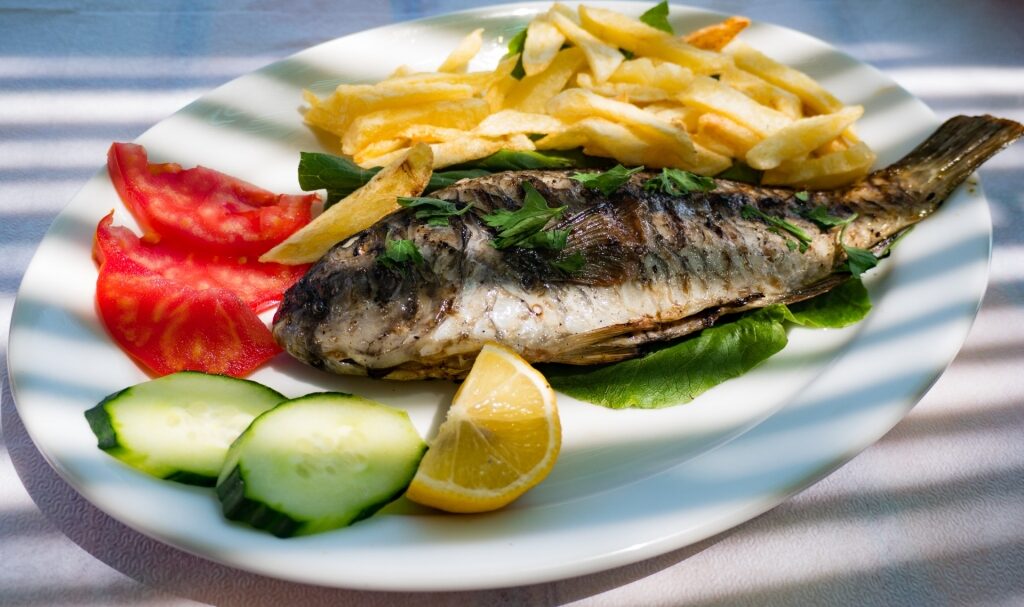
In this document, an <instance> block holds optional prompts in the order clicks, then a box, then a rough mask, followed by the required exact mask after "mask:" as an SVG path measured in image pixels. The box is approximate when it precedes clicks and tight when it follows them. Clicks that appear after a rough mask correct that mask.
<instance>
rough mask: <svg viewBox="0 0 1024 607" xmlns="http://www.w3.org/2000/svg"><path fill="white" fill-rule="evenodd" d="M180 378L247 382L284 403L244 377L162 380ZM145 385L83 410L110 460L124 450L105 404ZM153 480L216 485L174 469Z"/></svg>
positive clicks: (208, 478)
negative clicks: (223, 379)
mask: <svg viewBox="0 0 1024 607" xmlns="http://www.w3.org/2000/svg"><path fill="white" fill-rule="evenodd" d="M180 375H201V376H212V377H222V378H226V379H230V380H233V381H238V382H247V383H250V384H254V385H256V386H258V387H260V388H262V389H264V390H268V391H270V392H273V393H274V394H276V395H277V396H280V397H281V402H282V403H283V402H286V401H287V399H286V398H285V396H284V395H283V394H281V393H280V392H278V391H277V390H274V389H273V388H270V387H269V386H265V385H263V384H261V383H259V382H256V381H253V380H251V379H244V378H240V377H233V376H229V375H220V374H217V373H205V372H203V371H188V370H185V371H177V372H175V373H172V374H170V375H165V376H163V377H171V376H180ZM156 379H163V378H161V377H158V378H156ZM149 381H155V380H149ZM145 383H148V382H142V383H140V384H135V385H134V386H128V387H127V388H123V389H121V390H118V391H117V392H114V393H113V394H108V395H107V396H106V397H104V398H103V400H101V401H100V402H99V403H97V404H96V405H95V406H93V407H92V408H90V409H87V410H86V411H85V420H86V421H87V422H88V423H89V428H90V429H91V430H92V432H93V434H95V435H96V446H97V447H99V448H100V449H102V450H103V451H106V452H107V453H108V454H110V455H111V456H113V457H115V458H117V459H119V460H120V459H122V456H123V455H125V454H126V453H127V451H126V450H125V449H124V447H122V446H121V442H120V440H119V439H118V436H117V430H115V429H114V422H113V420H112V419H111V418H110V412H109V411H107V404H108V403H111V402H114V401H116V400H118V399H119V398H121V397H122V396H126V395H127V394H129V393H130V392H131V391H132V390H133V389H134V388H136V387H137V386H141V385H142V384H145ZM129 465H130V464H129ZM133 468H134V466H133ZM142 472H143V473H144V474H150V473H149V472H145V471H142ZM151 476H153V475H152V474H151ZM155 478H159V479H161V480H166V481H172V482H176V483H182V484H184V485H193V486H198V487H216V486H217V477H216V476H207V475H205V474H197V473H195V472H188V471H186V470H176V471H174V472H171V473H169V474H166V475H164V476H157V477H155Z"/></svg>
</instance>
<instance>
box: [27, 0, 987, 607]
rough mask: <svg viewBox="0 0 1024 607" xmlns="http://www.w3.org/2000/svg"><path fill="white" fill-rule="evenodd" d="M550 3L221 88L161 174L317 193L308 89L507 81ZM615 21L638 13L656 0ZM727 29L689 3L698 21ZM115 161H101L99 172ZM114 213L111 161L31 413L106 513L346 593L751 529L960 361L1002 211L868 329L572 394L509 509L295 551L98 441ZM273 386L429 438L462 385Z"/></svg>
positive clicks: (83, 233) (114, 382)
mask: <svg viewBox="0 0 1024 607" xmlns="http://www.w3.org/2000/svg"><path fill="white" fill-rule="evenodd" d="M547 6H548V5H547V4H535V3H531V4H513V5H503V6H496V7H490V8H485V9H480V10H473V11H467V12H462V13H456V14H452V15H447V16H443V17H437V18H433V19H427V20H422V21H416V22H410V23H402V24H397V25H391V26H387V27H383V28H379V29H375V30H370V31H366V32H362V33H358V34H354V35H351V36H346V37H344V38H340V39H338V40H333V41H331V42H327V43H325V44H322V45H319V46H316V47H313V48H311V49H308V50H306V51H303V52H301V53H298V54H296V55H294V56H292V57H290V58H288V59H285V60H283V61H281V62H278V63H275V64H272V65H270V66H267V67H265V68H263V69H261V70H258V71H256V72H254V73H252V74H249V75H246V76H243V77H241V78H238V79H236V80H234V81H232V82H230V83H228V84H226V85H224V86H222V87H220V88H218V89H216V90H214V91H213V92H211V93H209V94H208V95H205V96H204V97H202V98H201V99H199V100H198V101H196V102H194V103H192V104H191V105H189V106H188V107H186V108H184V109H182V110H181V111H179V112H178V113H176V114H175V115H173V116H171V117H170V118H168V119H167V120H164V121H163V122H161V123H160V124H158V125H156V126H155V127H153V128H152V129H150V130H149V131H148V132H147V133H146V134H145V135H143V136H142V137H140V138H139V140H138V141H139V143H142V144H144V145H145V146H146V147H147V148H148V150H149V153H150V157H151V158H153V159H154V161H156V162H165V161H174V162H178V163H180V164H182V165H184V166H191V165H194V164H203V165H206V166H209V167H212V168H215V169H218V170H221V171H224V172H226V173H228V174H231V175H235V176H238V177H241V178H243V179H248V180H250V181H252V182H254V183H256V184H258V185H260V186H262V187H265V188H268V189H271V190H274V191H282V192H297V191H298V186H297V182H296V176H295V173H296V171H295V167H296V164H297V162H298V152H299V151H300V150H325V149H326V150H328V151H331V146H332V145H333V143H331V142H326V141H320V140H318V139H317V138H316V136H315V135H314V134H313V133H312V132H311V131H310V130H309V129H308V128H307V127H305V126H304V125H303V123H302V118H301V115H300V113H299V108H300V107H301V105H302V102H301V91H302V89H304V88H305V89H310V90H312V91H314V92H316V93H318V94H320V95H325V94H327V93H329V92H330V91H331V90H332V89H333V88H334V87H335V86H336V85H337V84H338V83H341V82H372V81H375V80H379V79H381V78H383V77H385V76H387V75H388V74H389V73H390V72H391V71H392V70H393V69H394V68H395V67H397V66H398V65H401V64H408V65H411V66H412V67H413V68H416V69H421V70H432V69H434V68H435V67H436V66H437V65H438V64H439V63H440V62H441V61H442V60H443V59H444V57H445V56H446V55H447V53H448V52H449V51H450V49H452V48H453V47H454V46H455V44H456V43H457V42H458V40H459V39H460V38H461V37H462V36H463V35H464V34H465V33H467V32H468V31H470V30H471V29H473V28H476V27H483V28H485V34H484V37H485V40H486V42H485V46H484V49H483V51H482V52H481V53H480V55H478V56H477V57H476V58H475V59H474V62H473V64H472V65H471V69H489V68H490V67H491V66H493V65H494V64H495V63H496V61H497V59H498V58H499V57H500V56H501V55H502V54H504V47H505V45H506V44H507V41H508V38H509V37H510V36H511V35H514V34H515V33H516V31H518V29H520V28H522V27H523V25H524V24H525V23H526V22H527V21H528V20H529V19H530V18H531V17H532V16H533V15H534V14H536V13H538V12H540V11H542V10H545V9H546V7H547ZM608 6H609V7H610V8H613V9H616V10H621V11H622V12H625V13H629V14H632V15H638V14H640V13H641V12H642V11H644V10H646V9H647V8H649V4H632V3H617V4H609V5H608ZM722 18H723V16H722V15H718V14H715V13H709V12H705V11H699V10H695V9H688V8H684V7H678V6H676V7H673V9H672V19H671V21H672V23H673V25H674V26H675V27H676V29H677V31H689V30H691V29H694V28H697V27H702V26H704V25H707V24H710V23H713V22H715V21H718V20H720V19H722ZM742 37H743V39H744V40H746V41H748V42H749V43H751V44H753V45H754V46H755V47H757V48H759V49H761V50H762V51H764V52H766V53H768V54H770V55H772V56H774V57H775V58H777V59H779V60H781V61H784V62H786V63H788V64H790V65H794V66H796V67H799V68H800V69H803V70H804V71H806V72H808V73H809V74H810V75H812V76H813V77H815V78H817V79H818V80H819V81H821V82H822V83H823V84H824V85H825V86H826V87H827V88H828V89H830V90H831V91H833V92H834V93H835V94H836V95H837V96H838V97H839V98H840V99H842V100H844V101H845V102H847V103H851V104H852V103H857V104H862V105H864V107H865V110H866V112H865V116H864V118H863V119H862V120H861V121H860V123H859V126H858V131H859V133H860V134H861V136H862V137H863V139H865V140H866V141H867V142H868V143H869V144H870V145H871V146H872V147H873V148H874V149H875V150H876V151H877V152H878V154H879V166H884V165H886V164H889V163H891V162H893V161H894V160H896V159H898V158H899V157H900V156H902V155H903V154H904V153H906V152H907V151H909V150H910V149H911V148H912V147H913V146H914V145H916V144H917V143H918V142H920V141H921V140H922V139H924V137H926V136H927V135H928V134H929V133H930V132H931V131H932V130H933V129H934V127H935V126H937V123H938V122H937V120H936V118H935V116H934V115H933V114H932V112H931V111H930V110H929V109H928V108H927V107H925V106H924V105H923V104H922V103H921V102H919V101H917V100H916V99H915V98H913V97H912V96H911V95H910V94H909V93H907V92H906V91H904V90H903V89H901V88H900V87H898V86H897V85H896V84H895V83H894V82H893V81H892V80H890V79H889V78H887V77H885V76H884V75H883V74H881V73H880V72H878V71H877V70H875V69H873V68H871V67H869V66H866V65H864V64H862V63H859V62H857V61H856V60H854V59H852V58H850V57H848V56H846V55H844V54H842V53H840V52H838V51H837V50H835V49H834V48H832V47H830V46H829V45H827V44H825V43H824V42H821V41H820V40H817V39H814V38H811V37H809V36H806V35H804V34H800V33H798V32H794V31H792V30H788V29H785V28H780V27H776V26H772V25H766V24H754V25H752V26H751V27H750V28H749V30H748V31H746V32H744V33H743V35H742ZM99 160H100V159H97V161H99ZM111 208H114V209H115V210H116V216H115V218H116V222H117V223H122V224H128V225H131V226H134V225H135V224H134V222H132V221H131V218H130V217H129V216H128V214H127V213H126V211H125V209H124V207H123V206H122V205H121V203H120V201H119V200H118V197H117V195H116V193H115V192H114V189H113V187H112V186H111V184H110V181H109V179H108V178H107V175H106V171H105V170H101V171H100V172H99V173H97V175H96V176H95V177H94V178H93V179H92V180H91V181H89V182H88V184H87V185H86V186H85V188H84V189H83V190H82V191H81V192H80V193H79V194H78V195H77V196H76V197H75V198H74V199H73V200H72V201H71V203H70V204H69V205H68V207H67V208H66V209H65V210H64V211H63V212H62V213H61V214H60V215H59V216H58V217H57V219H56V220H55V221H54V223H53V226H52V227H51V228H50V230H49V232H48V233H47V235H46V237H45V238H44V239H43V242H42V244H41V245H40V247H39V250H38V252H37V253H36V255H35V257H34V259H33V260H32V262H31V265H30V266H29V268H28V271H27V273H26V275H25V278H24V281H23V283H22V286H21V289H20V291H19V293H18V298H17V303H16V305H15V309H14V313H13V320H12V326H11V332H10V343H9V358H8V361H9V370H10V377H11V379H12V388H13V393H14V396H15V400H16V403H17V407H18V412H19V415H20V416H21V418H22V420H23V421H24V423H25V427H26V428H27V430H28V432H29V434H30V435H31V437H32V439H33V440H34V441H35V443H36V445H37V446H38V447H39V450H40V451H41V452H42V454H43V455H44V456H45V457H46V459H47V460H48V461H49V462H50V464H51V465H52V466H53V467H54V468H55V469H56V470H57V472H58V473H59V474H60V475H61V476H62V477H63V478H64V479H65V480H67V482H68V483H70V484H71V485H72V486H73V487H75V489H77V490H78V491H79V492H80V493H81V494H82V495H84V496H85V497H86V498H87V499H89V500H90V501H91V502H93V503H94V504H96V506H98V507H99V508H100V509H102V510H103V511H105V512H107V513H108V514H110V515H111V516H113V517H114V518H116V519H118V520H120V521H122V522H124V523H126V524H128V525H130V526H131V527H133V528H134V529H137V530H138V531H140V532H142V533H145V534H147V535H150V536H152V537H155V538H157V539H159V540H162V541H164V542H166V543H168V544H171V545H173V546H176V547H178V548H181V549H184V550H187V551H189V552H192V553H194V554H197V555H200V556H203V557H206V558H209V559H212V560H215V561H218V562H221V563H225V564H228V565H232V566H235V567H239V568H242V569H247V570H251V571H255V572H258V573H261V574H265V575H269V576H274V577H279V578H284V579H289V580H295V581H301V582H309V583H315V584H320V585H327V586H339V587H348V588H364V589H381V590H384V589H386V590H457V589H474V588H486V587H499V586H513V585H519V584H527V583H536V582H543V581H548V580H554V579H560V578H566V577H571V576H576V575H582V574H586V573H591V572H594V571H599V570H602V569H607V568H611V567H616V566H620V565H624V564H628V563H632V562H636V561H640V560H642V559H645V558H648V557H651V556H654V555H657V554H661V553H664V552H667V551H669V550H673V549H676V548H679V547H682V546H685V545H688V544H691V543H693V542H697V541H699V540H702V539H704V538H707V537H710V536H712V535H714V534H716V533H718V532H721V531H723V530H725V529H728V528H730V527H732V526H734V525H737V524H739V523H742V522H744V521H746V520H748V519H750V518H752V517H754V516H756V515H758V514H760V513H762V512H764V511H766V510H768V509H770V508H771V507H773V506H775V505H776V504H778V503H779V502H781V501H782V500H784V499H785V498H786V497H787V496H789V495H791V494H792V493H794V492H796V491H798V490H800V489H802V488H804V487H806V486H808V485H810V484H811V483H813V482H815V481H816V480H817V479H819V478H821V477H822V476H824V475H826V474H827V473H829V472H830V471H832V470H833V469H835V468H836V467H838V466H839V465H841V464H842V463H843V462H845V461H847V460H848V459H850V458H851V457H853V456H854V455H855V454H856V453H858V452H859V451H861V450H862V449H864V448H865V447H867V446H868V445H870V444H871V443H873V442H874V441H876V440H877V439H878V438H880V437H881V436H882V435H883V434H884V433H885V432H886V431H888V430H889V429H890V428H891V427H892V426H893V425H895V424H896V422H898V421H899V420H900V419H901V418H902V417H903V416H904V415H905V414H906V413H907V412H908V411H909V410H910V408H911V407H912V406H913V405H914V404H915V403H916V402H917V400H918V399H919V398H920V397H921V395H923V393H924V392H925V391H926V390H927V389H928V387H929V386H931V384H932V383H933V382H934V381H935V380H936V379H937V378H938V376H939V375H940V374H941V373H942V371H943V370H944V369H945V368H946V366H947V365H948V364H949V363H950V362H951V361H952V360H953V357H954V356H955V355H956V353H957V351H958V350H959V348H960V346H961V344H962V343H963V341H964V339H965V338H966V336H967V331H968V329H969V327H970V324H971V322H972V320H973V319H974V316H975V314H976V312H977V309H978V306H979V303H980V301H981V296H982V293H983V291H984V288H985V283H986V278H987V269H988V258H989V250H990V240H991V223H990V220H989V214H988V207H987V204H986V202H985V199H984V197H983V195H982V193H981V190H980V187H979V186H978V185H977V184H976V183H975V184H974V185H969V186H967V187H963V188H960V190H959V191H957V192H956V193H955V194H954V195H953V196H952V197H951V198H950V200H949V201H948V202H947V203H946V204H945V205H944V207H943V208H942V210H941V211H940V212H939V213H937V214H936V215H935V216H933V217H932V218H930V219H928V221H926V222H924V223H923V224H921V225H920V226H919V227H918V228H917V229H916V230H915V231H914V233H913V234H912V235H911V236H910V237H908V238H906V239H905V240H904V242H902V243H901V245H900V247H899V248H898V250H897V251H896V252H895V253H894V254H893V255H892V257H891V259H889V260H887V261H886V262H884V263H883V264H882V266H881V267H880V268H879V269H877V270H875V271H873V272H872V273H871V276H870V280H869V281H868V282H869V288H870V290H871V292H872V297H873V299H874V301H875V308H874V310H873V311H872V313H871V314H870V316H869V317H868V318H867V319H866V320H865V321H864V322H862V323H860V324H859V325H857V326H855V327H852V328H849V329H844V330H841V331H807V330H801V329H794V330H792V331H791V335H790V344H789V346H788V347H787V348H786V349H785V350H784V351H783V352H782V353H780V354H779V355H777V356H776V357H774V358H772V359H771V360H769V361H768V362H767V363H766V364H764V365H763V366H761V367H759V368H758V369H756V370H755V371H753V372H751V373H749V374H747V375H745V376H743V377H741V378H739V379H736V380H733V381H730V382H727V383H726V384H724V385H722V386H719V387H717V388H715V389H713V390H711V391H709V392H707V393H706V394H704V395H702V396H701V397H700V398H698V399H697V400H696V401H694V402H693V403H691V404H688V405H686V406H681V407H674V408H670V409H662V410H657V411H612V410H607V409H603V408H601V407H597V406H593V405H588V404H585V403H580V402H577V401H574V400H572V399H569V398H567V397H562V398H561V399H560V401H559V403H560V405H559V406H560V409H561V415H562V425H563V428H564V444H563V452H562V456H561V458H560V460H559V462H558V464H557V465H556V467H555V469H554V471H553V472H552V474H551V476H550V477H549V478H548V480H546V481H545V482H544V483H543V484H542V485H540V486H539V487H538V488H536V489H535V490H534V491H532V492H531V493H529V494H528V495H527V496H526V497H524V498H523V499H522V500H520V501H519V502H517V503H515V504H513V505H512V506H511V507H509V508H507V509H505V510H503V511H500V512H496V513H491V514H486V515H473V516H453V515H444V514H439V513H437V512H433V511H429V510H426V509H421V508H418V507H417V506H415V505H413V504H410V503H408V502H406V501H404V500H399V501H398V502H396V503H395V504H393V505H391V506H389V507H388V508H386V509H385V510H383V511H382V512H381V513H380V514H378V515H376V516H374V517H372V518H371V519H369V520H366V521H363V522H360V523H358V524H356V525H354V526H352V527H350V528H348V529H342V530H338V531H335V532H331V533H324V534H321V535H316V536H312V537H303V538H294V539H289V540H280V539H277V538H274V537H272V536H270V535H267V534H264V533H261V532H257V531H254V530H252V529H249V528H247V527H244V526H241V525H236V524H233V523H229V522H226V521H225V520H224V519H223V518H222V517H221V515H220V510H219V505H218V503H217V501H216V499H215V497H214V496H213V495H212V492H211V491H208V490H204V489H199V488H194V487H187V486H183V485H178V484H175V483H170V482H164V481H159V480H156V479H153V478H150V477H147V476H145V475H142V474H140V473H138V472H136V471H134V470H132V469H129V468H127V467H126V466H123V465H122V464H121V463H120V462H118V461H117V460H115V459H113V458H111V457H109V456H108V455H106V454H105V453H103V452H102V451H100V450H98V449H97V448H96V441H95V439H94V437H93V436H92V434H91V432H90V430H89V427H88V425H87V424H86V423H85V420H84V418H83V416H82V413H83V412H84V411H85V410H86V409H87V408H89V407H91V406H92V405H93V404H95V403H96V402H98V401H99V400H100V399H101V398H103V397H104V396H105V395H107V394H109V393H111V392H115V391H117V390H120V389H121V388H124V387H125V386H129V385H132V384H135V383H138V382H140V381H144V380H146V379H147V376H146V375H145V373H143V372H142V371H141V370H140V369H139V368H138V367H137V366H136V365H135V364H134V363H133V362H132V361H131V360H130V359H129V358H128V357H127V356H126V355H125V354H123V353H122V352H121V351H120V350H119V349H118V348H117V347H116V346H115V345H114V344H113V343H112V342H111V340H110V339H109V338H108V336H107V334H106V333H105V331H104V329H103V327H102V326H101V325H100V323H99V321H98V319H97V317H96V314H95V311H94V304H93V297H94V290H95V280H96V269H95V266H94V264H93V262H92V260H91V258H90V250H91V245H92V237H93V233H94V230H95V226H96V223H97V222H98V221H99V219H100V217H102V216H103V215H104V214H105V213H106V212H108V211H109V210H110V209H111ZM252 379H255V380H257V381H260V382H263V383H265V384H267V385H269V386H271V387H273V388H275V389H277V390H279V391H281V392H283V393H285V394H287V395H289V396H298V395H301V394H305V393H307V392H311V391H320V390H344V391H350V392H356V393H359V394H362V395H365V396H367V397H370V398H374V399H377V400H380V401H383V402H385V403H387V404H389V405H393V406H397V407H402V408H404V409H406V410H408V411H409V413H410V415H411V417H412V419H413V421H414V423H415V424H416V425H417V427H418V428H419V430H420V431H421V432H422V433H423V434H424V435H429V433H430V432H431V430H432V429H433V428H435V427H436V424H437V419H438V418H440V417H442V416H443V411H444V407H445V406H446V404H447V403H448V402H449V400H450V398H451V395H452V393H453V392H454V388H453V386H452V385H451V384H449V383H445V382H412V383H405V384H397V383H388V382H381V381H374V380H368V379H358V378H341V377H333V376H328V375H326V374H324V373H320V372H317V371H314V370H312V369H309V368H306V367H304V366H302V365H300V364H298V363H296V362H294V361H292V360H290V359H288V358H287V357H286V356H284V355H282V356H279V357H277V358H276V359H275V360H274V361H272V363H271V364H270V365H268V366H267V367H265V368H263V369H261V370H259V371H258V372H257V373H256V374H255V375H254V376H253V377H252Z"/></svg>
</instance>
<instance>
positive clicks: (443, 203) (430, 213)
mask: <svg viewBox="0 0 1024 607" xmlns="http://www.w3.org/2000/svg"><path fill="white" fill-rule="evenodd" d="M398 204H399V206H402V207H405V208H407V209H416V213H415V217H416V219H425V220H426V222H427V225H431V226H446V225H448V218H449V217H458V216H460V215H465V214H466V213H467V212H469V210H470V209H472V208H473V205H469V204H467V205H466V206H464V207H462V208H461V209H460V208H459V207H458V206H457V205H456V204H455V203H454V202H451V201H449V200H441V199H440V198H430V197H427V196H399V197H398Z"/></svg>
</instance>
